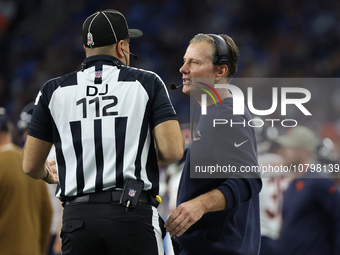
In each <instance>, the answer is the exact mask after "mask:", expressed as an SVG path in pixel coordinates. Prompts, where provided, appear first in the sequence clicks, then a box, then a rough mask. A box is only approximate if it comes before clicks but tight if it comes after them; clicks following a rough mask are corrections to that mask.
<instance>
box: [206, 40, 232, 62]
mask: <svg viewBox="0 0 340 255" xmlns="http://www.w3.org/2000/svg"><path fill="white" fill-rule="evenodd" d="M208 36H210V37H211V38H212V39H213V40H214V42H215V44H216V47H217V55H216V56H215V57H214V59H213V64H214V65H228V63H229V55H228V54H229V51H228V45H227V43H226V42H225V40H224V39H223V38H222V37H221V36H219V35H215V34H208Z"/></svg>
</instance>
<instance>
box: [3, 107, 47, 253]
mask: <svg viewBox="0 0 340 255" xmlns="http://www.w3.org/2000/svg"><path fill="white" fill-rule="evenodd" d="M11 129H12V128H11V124H10V122H9V121H8V120H7V117H6V115H5V110H4V108H0V247H1V252H0V253H1V254H2V255H7V254H8V255H12V254H20V255H26V254H27V255H32V254H39V255H40V254H46V251H47V245H48V242H49V240H50V226H51V218H52V208H51V202H50V199H49V196H48V191H47V187H46V184H45V183H44V182H43V181H35V180H33V179H31V178H29V177H28V176H25V174H24V173H23V172H22V169H21V163H20V162H21V149H20V148H19V147H17V146H15V145H14V144H12V141H11Z"/></svg>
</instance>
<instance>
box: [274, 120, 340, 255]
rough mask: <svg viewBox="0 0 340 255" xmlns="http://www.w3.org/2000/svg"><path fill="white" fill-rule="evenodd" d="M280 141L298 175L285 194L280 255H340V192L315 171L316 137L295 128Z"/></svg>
mask: <svg viewBox="0 0 340 255" xmlns="http://www.w3.org/2000/svg"><path fill="white" fill-rule="evenodd" d="M277 142H278V143H279V144H281V146H284V148H285V152H284V157H285V164H286V166H291V171H292V172H293V175H294V176H295V178H294V179H293V180H292V181H291V183H290V184H289V186H288V188H287V190H286V191H285V192H284V194H283V205H282V220H283V224H282V229H281V232H280V238H279V240H278V243H277V244H278V251H277V254H282V255H292V254H299V255H320V254H327V255H336V254H340V192H339V190H338V188H337V185H336V184H335V183H334V182H333V181H331V180H330V179H328V178H327V175H325V174H324V173H323V168H322V173H319V172H318V171H316V169H317V168H316V167H315V166H314V164H315V162H314V161H313V156H314V153H315V150H316V148H317V145H318V139H317V137H316V135H315V134H314V133H313V132H312V131H311V130H310V129H308V128H307V127H304V126H296V127H294V128H291V129H290V130H288V131H287V135H285V136H281V137H279V138H278V139H277ZM293 169H296V171H294V170H293ZM313 169H315V170H313Z"/></svg>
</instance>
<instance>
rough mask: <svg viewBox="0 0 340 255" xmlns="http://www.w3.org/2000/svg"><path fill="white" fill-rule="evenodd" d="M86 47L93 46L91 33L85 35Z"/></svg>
mask: <svg viewBox="0 0 340 255" xmlns="http://www.w3.org/2000/svg"><path fill="white" fill-rule="evenodd" d="M87 45H88V46H93V45H94V42H93V35H92V34H91V33H87Z"/></svg>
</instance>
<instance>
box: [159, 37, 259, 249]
mask: <svg viewBox="0 0 340 255" xmlns="http://www.w3.org/2000/svg"><path fill="white" fill-rule="evenodd" d="M222 48H223V49H224V51H222V50H221V49H222ZM224 52H225V53H224ZM223 53H224V54H225V55H222V54H223ZM238 54H239V51H238V48H237V46H236V44H235V42H234V41H233V39H232V38H230V37H229V36H228V35H225V34H223V35H212V34H197V35H195V36H194V37H193V38H192V39H191V41H190V43H189V46H188V48H187V51H186V53H185V55H184V58H183V59H184V63H183V66H182V67H181V68H180V72H181V73H182V75H183V76H182V79H183V89H182V91H183V93H185V94H188V95H190V96H193V97H194V98H195V100H197V102H198V103H200V104H201V106H202V105H203V103H202V101H201V98H202V97H201V96H202V92H201V91H202V90H201V89H199V88H200V87H197V86H198V85H197V83H196V82H195V80H194V79H195V78H196V79H197V78H198V79H199V82H200V78H209V79H204V80H203V81H204V82H205V83H208V82H209V83H210V85H209V86H214V83H219V82H221V83H223V82H228V80H230V79H231V78H232V77H233V75H234V74H235V72H236V68H237V63H238ZM225 60H227V61H225ZM226 80H227V81H226ZM201 84H202V83H201ZM202 86H203V85H202ZM215 91H216V92H215V93H216V94H219V97H220V101H221V102H220V103H219V104H214V102H213V100H212V99H211V98H210V99H209V101H208V100H206V105H207V106H208V107H207V114H206V115H203V114H202V115H201V116H200V120H199V122H198V124H197V128H196V130H195V134H194V135H193V141H192V142H191V144H190V146H189V149H188V152H187V157H186V160H185V164H184V169H183V171H182V175H181V180H180V184H179V189H178V195H177V208H176V209H175V210H174V211H173V212H172V214H171V215H170V217H169V218H168V220H167V221H166V223H165V227H166V230H167V231H168V232H169V233H170V235H171V236H175V239H177V240H178V241H179V243H180V246H181V247H180V249H181V250H179V251H178V252H180V254H181V255H189V254H190V255H200V254H202V255H206V254H214V255H219V254H221V255H222V254H239V255H241V254H242V255H250V254H251V255H256V254H259V250H260V235H261V233H260V215H259V192H260V191H261V187H262V181H261V178H260V175H259V173H258V172H256V171H254V172H252V173H245V172H242V171H240V170H241V167H244V166H249V167H253V166H255V168H256V167H257V166H258V162H257V144H256V137H255V130H254V128H252V127H250V126H245V127H243V125H234V126H232V127H231V126H230V125H218V126H216V128H215V127H213V121H214V119H221V118H223V119H228V120H230V119H231V120H232V121H233V122H234V123H235V122H238V123H240V122H243V121H244V122H248V121H249V120H250V119H251V116H250V113H249V111H248V109H246V111H245V113H244V114H243V115H233V96H232V95H231V93H230V92H229V90H228V89H226V88H222V89H221V88H216V90H215ZM216 165H219V166H220V167H226V166H232V168H233V169H235V171H233V170H231V171H228V170H227V171H223V172H220V174H221V175H220V176H219V177H218V178H216V175H215V174H209V173H208V175H206V174H205V173H198V174H201V176H199V177H200V178H191V174H192V173H193V172H195V169H193V168H196V167H197V166H204V167H205V168H206V169H207V168H209V167H211V166H216ZM207 172H208V171H207ZM196 177H197V176H196Z"/></svg>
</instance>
